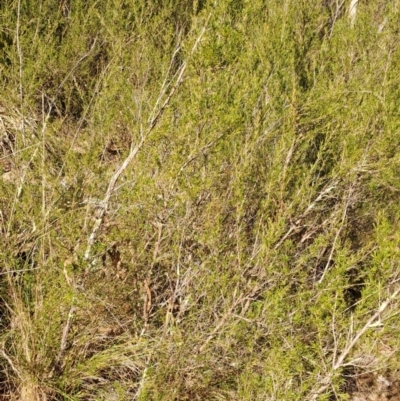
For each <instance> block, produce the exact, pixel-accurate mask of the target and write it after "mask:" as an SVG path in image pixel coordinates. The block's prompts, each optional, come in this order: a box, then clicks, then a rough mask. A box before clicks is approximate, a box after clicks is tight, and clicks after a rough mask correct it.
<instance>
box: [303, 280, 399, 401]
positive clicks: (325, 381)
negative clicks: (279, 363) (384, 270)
mask: <svg viewBox="0 0 400 401" xmlns="http://www.w3.org/2000/svg"><path fill="white" fill-rule="evenodd" d="M399 294H400V287H399V288H398V289H397V290H396V291H394V292H393V293H392V294H391V295H390V297H389V298H387V299H386V301H385V302H383V303H382V305H381V306H380V307H379V309H378V310H377V311H376V312H375V313H374V314H373V315H372V316H371V317H370V319H369V320H368V321H367V323H365V325H364V326H363V327H362V329H361V330H360V331H358V333H357V334H356V335H355V336H354V338H353V339H352V340H351V341H350V342H349V343H348V344H347V346H346V348H345V349H344V350H343V351H342V353H341V354H340V355H339V357H338V359H337V360H336V362H335V363H334V364H333V366H332V371H331V372H329V373H328V374H327V375H326V376H325V377H324V378H322V379H321V381H320V383H319V387H318V388H317V390H315V391H313V392H312V393H311V394H310V396H309V397H307V400H310V401H316V400H317V398H318V396H319V395H320V394H322V393H323V392H324V391H325V390H327V389H328V388H329V387H330V386H331V384H332V378H333V376H334V373H335V372H336V371H337V370H338V369H340V368H341V367H343V366H345V364H344V360H345V359H346V358H347V357H348V355H349V354H350V352H351V350H352V349H353V348H354V346H355V345H356V344H357V342H358V340H359V339H360V338H361V336H362V335H364V334H365V332H366V331H367V330H368V329H369V328H371V327H374V323H376V321H379V319H380V316H381V314H382V312H384V311H385V310H386V308H387V307H388V306H389V305H390V303H391V302H392V301H393V300H394V299H395V298H396V297H397V296H398V295H399Z"/></svg>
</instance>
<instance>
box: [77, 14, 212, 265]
mask: <svg viewBox="0 0 400 401" xmlns="http://www.w3.org/2000/svg"><path fill="white" fill-rule="evenodd" d="M211 15H212V12H211V13H210V14H209V16H208V18H207V20H206V22H205V24H204V26H203V28H202V30H201V32H200V34H199V36H198V37H197V39H196V41H195V43H194V45H193V47H192V50H191V52H190V56H191V55H193V53H194V52H195V51H196V49H197V47H198V45H199V43H200V41H201V39H202V37H203V35H204V33H205V31H206V29H207V25H208V22H209V20H210V18H211ZM175 54H176V51H175V53H174V55H173V57H175ZM186 67H187V61H185V62H184V63H183V64H182V65H181V67H180V69H179V74H178V77H177V78H176V81H175V84H174V85H173V86H172V88H171V90H170V92H169V94H168V96H167V98H166V99H165V101H164V102H163V104H162V105H161V106H160V107H159V109H158V111H157V112H156V113H153V115H154V116H153V117H152V118H151V119H150V121H149V125H148V128H147V131H146V132H145V133H144V134H141V139H140V141H139V143H138V144H137V145H136V146H135V147H134V148H133V149H131V151H130V153H129V155H128V157H127V158H126V159H125V160H124V162H123V163H122V165H121V166H120V167H119V169H118V170H117V171H116V172H115V173H114V175H113V176H112V177H111V180H110V182H109V184H108V188H107V191H106V194H105V196H104V198H103V200H102V201H101V202H100V206H99V207H98V208H97V211H96V220H95V222H94V225H93V229H92V231H91V233H90V235H89V239H88V244H87V248H86V252H85V255H84V259H85V261H87V262H89V261H90V259H91V252H92V247H93V245H94V243H95V242H96V238H97V233H98V231H99V229H100V227H101V225H102V223H103V220H104V216H105V215H106V213H107V210H108V206H109V203H110V199H111V196H112V194H113V192H114V190H115V186H116V184H117V182H118V179H119V178H120V177H121V175H122V174H123V172H124V171H125V170H126V168H127V167H128V166H129V164H130V163H131V162H132V160H133V159H134V158H135V157H136V155H137V154H138V152H139V150H140V149H141V148H142V146H143V145H144V143H145V141H146V139H147V138H148V137H149V135H150V134H151V133H152V131H153V129H154V128H155V126H156V125H157V122H158V120H159V119H160V117H161V116H162V114H163V113H164V111H165V109H166V108H167V106H168V104H169V103H170V101H171V99H172V97H173V95H174V94H175V92H176V90H177V89H178V87H179V86H180V85H181V84H182V82H183V76H184V72H185V70H186ZM168 72H169V70H168ZM165 83H166V80H164V84H165ZM164 84H163V88H162V89H161V92H160V95H159V96H158V99H157V102H156V105H157V104H159V103H160V102H161V98H162V95H163V93H164V90H165V89H164ZM94 263H95V261H94V260H93V261H91V265H93V264H94Z"/></svg>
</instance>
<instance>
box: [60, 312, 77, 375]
mask: <svg viewBox="0 0 400 401" xmlns="http://www.w3.org/2000/svg"><path fill="white" fill-rule="evenodd" d="M75 311H76V307H75V306H71V308H70V310H69V313H68V318H67V323H66V324H65V326H64V329H63V332H62V336H61V344H60V351H59V352H58V355H57V358H56V365H55V366H56V368H57V369H61V363H62V360H63V357H64V354H65V350H66V349H67V339H68V333H69V330H70V328H71V320H72V318H73V316H74V313H75Z"/></svg>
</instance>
